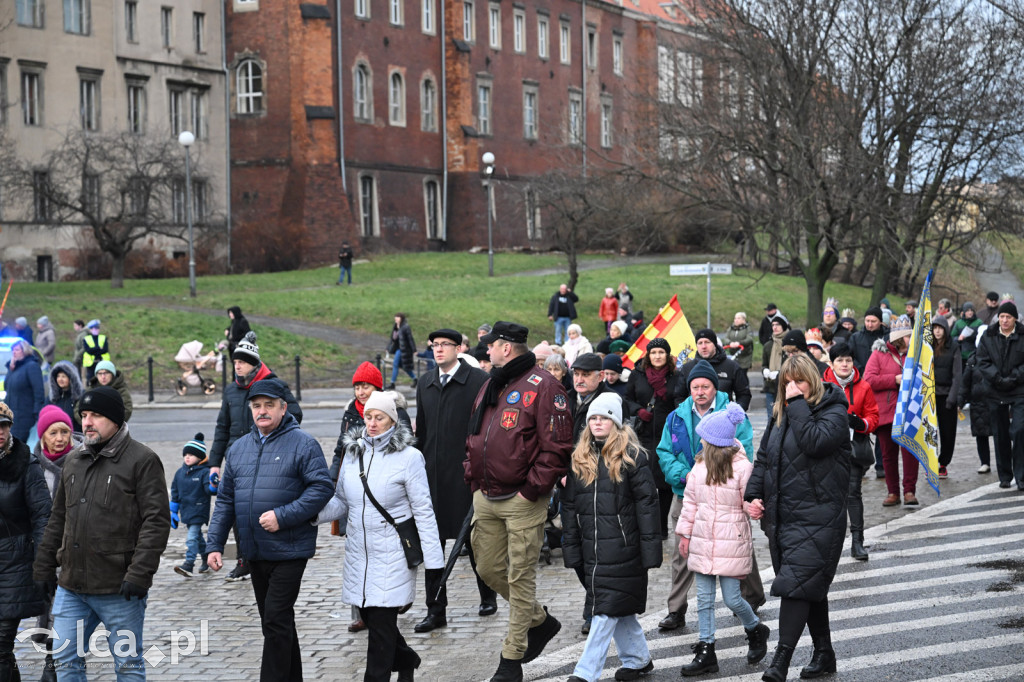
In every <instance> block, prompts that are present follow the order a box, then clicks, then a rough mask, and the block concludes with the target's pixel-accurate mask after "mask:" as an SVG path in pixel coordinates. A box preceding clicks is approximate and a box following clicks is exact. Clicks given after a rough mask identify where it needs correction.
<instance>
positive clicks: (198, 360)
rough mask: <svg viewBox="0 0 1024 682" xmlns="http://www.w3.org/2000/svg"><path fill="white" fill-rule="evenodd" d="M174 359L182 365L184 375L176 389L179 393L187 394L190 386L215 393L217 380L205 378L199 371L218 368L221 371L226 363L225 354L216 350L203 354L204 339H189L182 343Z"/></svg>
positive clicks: (209, 393)
mask: <svg viewBox="0 0 1024 682" xmlns="http://www.w3.org/2000/svg"><path fill="white" fill-rule="evenodd" d="M174 361H175V362H177V363H178V367H181V369H182V370H183V371H182V375H181V378H180V379H178V382H177V387H176V390H177V392H178V395H185V394H186V393H188V389H189V388H197V387H200V386H201V387H202V389H203V393H205V394H206V395H213V393H214V392H215V391H216V390H217V382H215V381H214V380H213V379H204V378H203V375H202V374H200V373H199V371H200V370H203V369H206V370H210V369H216V371H218V372H219V371H221V368H222V367H223V365H224V360H223V356H222V355H221V354H220V353H218V352H217V351H215V350H211V351H210V352H209V353H206V354H205V355H204V354H203V342H202V341H189V342H188V343H184V344H182V346H181V348H179V349H178V354H177V355H175V356H174Z"/></svg>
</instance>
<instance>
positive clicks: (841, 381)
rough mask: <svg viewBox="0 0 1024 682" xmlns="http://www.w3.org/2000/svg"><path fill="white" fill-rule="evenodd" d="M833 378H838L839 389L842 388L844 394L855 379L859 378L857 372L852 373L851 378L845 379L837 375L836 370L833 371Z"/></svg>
mask: <svg viewBox="0 0 1024 682" xmlns="http://www.w3.org/2000/svg"><path fill="white" fill-rule="evenodd" d="M832 376H834V377H835V378H836V383H837V384H839V387H840V388H842V389H843V392H844V393H845V392H846V387H847V386H849V385H850V384H852V383H853V378H854V377H855V376H857V372H856V371H853V372H850V376H848V377H846V378H845V379H843V378H842V377H840V376H839V375H838V374H836V372H835V370H832Z"/></svg>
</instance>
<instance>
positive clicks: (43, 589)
mask: <svg viewBox="0 0 1024 682" xmlns="http://www.w3.org/2000/svg"><path fill="white" fill-rule="evenodd" d="M32 582H33V583H35V586H36V589H37V590H39V593H40V594H43V595H46V598H47V599H53V595H54V593H56V592H57V578H56V577H53V578H48V579H46V580H33V581H32Z"/></svg>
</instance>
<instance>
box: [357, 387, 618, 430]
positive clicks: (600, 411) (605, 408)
mask: <svg viewBox="0 0 1024 682" xmlns="http://www.w3.org/2000/svg"><path fill="white" fill-rule="evenodd" d="M375 395H376V394H375ZM371 397H372V396H371ZM367 407H369V403H367ZM595 415H596V416H601V417H607V418H608V419H611V420H612V421H613V422H615V425H616V426H618V427H619V428H622V398H620V397H619V394H618V393H616V392H614V391H607V392H605V393H602V394H600V395H599V396H597V397H596V398H594V400H593V402H591V403H590V409H588V410H587V421H590V418H591V417H593V416H595Z"/></svg>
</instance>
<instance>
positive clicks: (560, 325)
mask: <svg viewBox="0 0 1024 682" xmlns="http://www.w3.org/2000/svg"><path fill="white" fill-rule="evenodd" d="M570 324H572V318H569V317H556V318H555V345H556V346H560V345H562V343H563V342H565V341H568V340H569V325H570Z"/></svg>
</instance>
